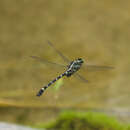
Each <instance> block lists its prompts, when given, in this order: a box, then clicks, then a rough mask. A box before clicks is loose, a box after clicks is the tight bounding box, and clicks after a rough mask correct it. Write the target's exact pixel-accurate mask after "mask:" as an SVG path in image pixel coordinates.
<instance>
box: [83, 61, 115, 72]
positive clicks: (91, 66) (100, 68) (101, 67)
mask: <svg viewBox="0 0 130 130" xmlns="http://www.w3.org/2000/svg"><path fill="white" fill-rule="evenodd" d="M83 66H84V67H85V68H86V69H87V70H88V71H103V70H111V69H114V67H113V66H105V65H95V64H89V63H85V64H84V65H83Z"/></svg>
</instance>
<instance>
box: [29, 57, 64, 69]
mask: <svg viewBox="0 0 130 130" xmlns="http://www.w3.org/2000/svg"><path fill="white" fill-rule="evenodd" d="M30 57H31V58H33V59H35V60H38V61H40V62H43V63H45V64H50V65H53V66H59V67H66V66H65V65H62V64H58V63H54V62H50V61H48V60H45V59H42V58H40V57H38V56H30Z"/></svg>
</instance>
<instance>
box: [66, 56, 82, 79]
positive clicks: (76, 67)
mask: <svg viewBox="0 0 130 130" xmlns="http://www.w3.org/2000/svg"><path fill="white" fill-rule="evenodd" d="M82 63H83V60H82V59H81V58H78V59H76V60H74V61H72V62H71V63H70V64H69V65H68V69H67V71H66V76H67V77H69V76H71V75H72V74H73V73H75V72H76V71H78V70H79V69H80V67H81V65H82Z"/></svg>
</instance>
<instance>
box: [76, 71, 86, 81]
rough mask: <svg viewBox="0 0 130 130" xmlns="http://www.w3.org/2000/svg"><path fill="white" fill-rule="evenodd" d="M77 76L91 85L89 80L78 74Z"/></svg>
mask: <svg viewBox="0 0 130 130" xmlns="http://www.w3.org/2000/svg"><path fill="white" fill-rule="evenodd" d="M75 76H76V77H77V78H78V79H80V80H82V81H83V82H85V83H89V81H88V80H87V79H85V78H84V77H83V76H81V75H79V74H78V73H76V74H75Z"/></svg>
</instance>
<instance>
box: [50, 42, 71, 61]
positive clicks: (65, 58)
mask: <svg viewBox="0 0 130 130" xmlns="http://www.w3.org/2000/svg"><path fill="white" fill-rule="evenodd" d="M48 44H49V45H50V46H51V47H52V48H53V49H54V50H55V51H56V52H57V54H58V55H60V56H61V57H62V59H63V60H64V61H65V62H68V63H69V62H70V60H69V59H68V58H67V57H66V56H64V55H63V54H62V53H61V52H60V51H59V50H57V49H56V48H55V47H54V45H53V44H52V43H51V42H50V41H48Z"/></svg>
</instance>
